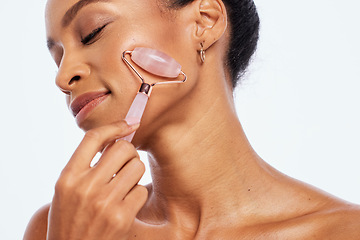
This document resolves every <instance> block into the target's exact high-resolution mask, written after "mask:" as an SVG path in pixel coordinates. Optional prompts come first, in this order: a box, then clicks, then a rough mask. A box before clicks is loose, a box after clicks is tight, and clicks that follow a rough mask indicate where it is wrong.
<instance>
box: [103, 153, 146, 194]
mask: <svg viewBox="0 0 360 240" xmlns="http://www.w3.org/2000/svg"><path fill="white" fill-rule="evenodd" d="M144 173H145V165H144V163H143V162H141V161H140V159H139V158H134V159H132V160H131V161H129V162H128V163H126V165H125V166H124V167H123V168H122V169H121V170H120V172H119V173H118V174H117V175H116V176H115V177H114V178H113V180H112V181H111V182H110V183H109V185H110V187H111V188H112V189H113V190H112V191H111V192H112V194H111V195H110V196H109V198H110V197H111V198H116V199H121V200H122V199H124V198H125V196H126V195H127V194H128V193H129V192H130V191H131V190H132V188H133V187H134V186H135V185H137V183H138V182H139V181H140V179H141V177H142V176H143V175H144Z"/></svg>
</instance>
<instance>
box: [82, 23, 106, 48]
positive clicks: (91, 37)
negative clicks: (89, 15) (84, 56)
mask: <svg viewBox="0 0 360 240" xmlns="http://www.w3.org/2000/svg"><path fill="white" fill-rule="evenodd" d="M106 26H107V24H105V25H104V26H102V27H99V28H96V29H94V30H93V31H92V32H91V33H90V34H89V35H87V36H86V37H84V38H81V43H82V44H84V45H90V44H92V43H94V42H96V40H97V39H95V37H97V36H98V34H99V33H100V32H101V31H102V30H103V29H104V28H105V27H106Z"/></svg>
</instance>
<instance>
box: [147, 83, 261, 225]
mask: <svg viewBox="0 0 360 240" xmlns="http://www.w3.org/2000/svg"><path fill="white" fill-rule="evenodd" d="M223 89H226V88H223ZM217 91H218V89H217ZM209 94H210V95H211V93H209ZM230 95H231V96H232V94H230ZM212 96H215V95H212ZM217 96H218V97H217V98H215V99H214V97H210V98H209V96H204V98H207V99H211V100H212V101H201V100H199V102H201V103H206V105H205V106H201V107H197V108H196V111H192V114H190V115H187V117H186V118H184V119H185V120H184V121H185V122H181V123H176V124H168V125H166V126H164V127H163V128H162V130H161V131H159V133H157V135H156V136H155V137H153V138H152V139H153V141H151V145H148V146H147V149H145V150H146V151H147V152H148V155H149V162H150V166H151V174H152V179H153V184H152V188H151V194H150V198H149V202H148V204H150V205H151V208H154V206H155V208H156V206H157V210H156V211H157V213H156V215H157V217H158V219H170V220H171V221H173V222H174V221H175V222H176V221H178V219H179V218H180V219H181V220H179V221H185V220H184V219H187V220H186V221H187V222H191V220H189V219H193V220H194V221H193V222H194V223H196V222H199V221H198V220H199V218H201V217H206V215H209V214H211V215H215V216H218V217H221V216H223V215H225V214H226V215H228V212H230V211H232V210H233V207H234V205H239V204H245V203H246V201H249V202H250V201H251V199H250V198H249V197H248V191H249V189H250V188H251V187H252V186H253V185H254V183H256V182H258V181H260V180H259V179H253V178H254V177H253V176H255V175H257V176H259V174H258V172H259V171H262V170H261V168H262V167H261V165H262V164H263V163H262V161H261V160H260V159H259V157H258V156H257V155H256V153H255V152H254V151H253V149H252V148H251V146H250V144H249V142H248V140H247V138H246V136H245V134H244V131H243V129H242V127H241V124H240V122H239V121H238V118H237V115H236V113H235V111H234V106H233V104H232V99H231V100H230V99H228V98H229V97H228V96H229V95H228V93H225V92H224V94H220V95H219V94H218V95H217ZM188 106H189V105H188ZM255 171H256V172H257V174H255V173H254V172H255ZM224 199H225V200H224ZM210 209H212V210H211V211H210ZM214 211H217V212H216V214H215V213H214ZM179 212H180V213H184V215H182V216H181V217H180V216H179ZM221 212H223V213H221ZM225 212H226V213H225Z"/></svg>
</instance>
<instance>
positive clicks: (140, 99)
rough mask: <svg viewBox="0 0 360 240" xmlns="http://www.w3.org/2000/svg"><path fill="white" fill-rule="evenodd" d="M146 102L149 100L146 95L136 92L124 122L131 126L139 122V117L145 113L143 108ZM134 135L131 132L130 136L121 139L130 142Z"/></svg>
mask: <svg viewBox="0 0 360 240" xmlns="http://www.w3.org/2000/svg"><path fill="white" fill-rule="evenodd" d="M148 100H149V96H148V95H147V94H144V93H142V92H138V93H137V94H136V97H135V99H134V101H133V103H132V104H131V106H130V109H129V112H128V113H127V115H126V117H125V121H126V122H127V123H128V124H130V125H131V124H134V123H138V122H140V120H141V117H142V115H143V113H144V111H145V107H146V104H147V102H148ZM134 135H135V132H133V133H132V134H130V135H128V136H126V137H123V138H121V139H122V140H126V141H128V142H131V141H132V139H133V137H134Z"/></svg>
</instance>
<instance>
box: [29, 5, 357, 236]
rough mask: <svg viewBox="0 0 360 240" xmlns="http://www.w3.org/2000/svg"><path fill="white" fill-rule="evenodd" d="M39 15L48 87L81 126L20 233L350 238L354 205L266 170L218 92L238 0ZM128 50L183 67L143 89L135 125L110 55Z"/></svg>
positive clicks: (238, 30)
mask: <svg viewBox="0 0 360 240" xmlns="http://www.w3.org/2000/svg"><path fill="white" fill-rule="evenodd" d="M236 2H237V3H236ZM46 24H47V35H48V46H49V50H50V52H51V54H52V56H53V58H54V60H55V62H56V63H57V65H58V67H59V71H58V74H57V77H56V84H57V85H58V87H59V88H60V89H61V91H63V92H64V93H65V94H66V96H67V103H68V105H69V106H70V108H72V110H73V112H74V115H75V118H76V121H77V124H78V125H79V127H80V128H82V129H83V130H84V131H86V134H85V137H84V139H83V141H82V142H81V143H80V145H79V146H78V148H77V149H76V151H75V153H74V155H73V156H72V157H71V159H70V161H69V163H68V164H67V166H66V167H65V168H64V170H63V172H62V174H61V176H60V178H59V180H58V182H57V184H56V187H55V195H54V198H53V201H52V203H51V204H49V205H48V206H45V207H43V208H41V209H40V210H39V211H38V212H37V213H36V214H35V215H34V217H33V218H32V220H31V221H30V223H29V226H28V229H27V231H26V233H25V237H24V239H26V240H28V239H49V240H50V239H51V240H52V239H67V240H71V239H359V237H358V236H360V230H359V229H360V228H359V225H360V224H359V222H360V209H359V206H356V205H352V204H349V203H346V202H344V201H342V200H340V199H337V198H335V197H333V196H330V195H328V194H326V193H324V192H321V191H319V190H317V189H314V188H313V187H311V186H309V185H306V184H304V183H302V182H299V181H297V180H294V179H292V178H290V177H288V176H285V175H284V174H282V173H280V172H278V171H276V170H275V169H273V168H272V167H271V166H269V165H268V164H266V163H265V162H264V161H263V160H262V159H261V158H260V157H259V156H258V155H257V154H256V153H255V151H254V150H253V149H252V147H251V146H250V144H249V142H248V141H247V139H246V136H245V134H244V132H243V130H242V127H241V124H240V123H239V121H238V118H237V115H236V113H235V110H234V103H233V96H232V90H233V88H234V86H235V85H236V82H237V79H238V77H239V76H240V75H241V73H242V72H243V71H244V70H245V68H246V66H247V64H248V62H249V59H250V57H251V55H252V54H253V52H254V50H255V48H256V42H257V38H258V25H259V22H258V17H257V13H256V9H255V6H254V4H253V2H252V1H246V0H241V1H231V0H224V1H221V0H195V1H182V0H178V1H176V0H173V1H165V0H146V1H127V0H121V1H120V0H80V1H79V0H49V2H48V5H47V9H46ZM138 46H144V47H150V48H154V49H158V50H161V51H163V52H165V53H167V54H169V55H170V56H172V57H173V58H174V59H176V60H177V61H178V62H179V63H180V64H181V65H182V69H183V71H184V72H185V73H186V74H187V76H188V81H187V82H186V83H184V84H180V85H169V86H165V85H164V86H162V87H158V88H154V90H153V93H152V96H151V99H150V101H149V103H148V106H147V109H146V111H145V114H144V116H143V118H142V121H141V124H139V122H138V121H133V122H129V123H126V122H125V121H124V120H123V119H124V118H125V115H126V113H127V111H128V109H129V106H130V104H131V102H132V100H133V99H134V96H135V94H136V92H137V90H138V88H139V82H138V80H137V79H136V76H134V74H133V72H131V71H130V70H129V68H128V67H127V66H126V65H125V64H124V63H123V61H122V59H121V55H122V52H123V51H125V50H133V49H134V48H135V47H138ZM143 75H144V76H146V79H147V81H148V82H156V81H158V77H156V76H154V75H151V74H149V73H146V72H143ZM90 100H93V101H91V104H85V103H88V102H89V101H90ZM74 106H75V107H74ZM135 130H136V131H137V133H136V135H135V138H134V140H133V141H132V144H130V143H127V142H126V141H117V142H115V140H116V139H119V138H121V137H124V136H127V135H129V134H130V133H131V132H133V131H135ZM136 148H138V149H141V150H145V151H147V152H148V155H149V161H150V166H151V172H152V178H153V183H152V184H151V185H149V186H146V187H143V186H139V185H137V182H138V181H139V179H140V178H141V176H142V174H143V173H144V166H143V164H142V163H141V161H140V160H139V157H138V155H137V152H136ZM98 151H101V152H102V156H101V158H100V160H99V162H98V163H97V164H96V165H95V166H94V167H93V168H90V167H89V166H90V163H91V161H92V159H93V157H94V155H95V154H96V153H97V152H98ZM115 174H116V175H115Z"/></svg>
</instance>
